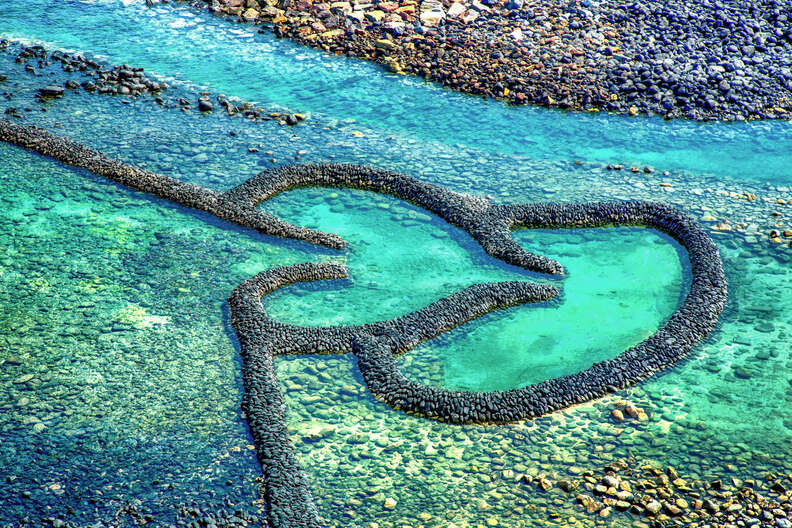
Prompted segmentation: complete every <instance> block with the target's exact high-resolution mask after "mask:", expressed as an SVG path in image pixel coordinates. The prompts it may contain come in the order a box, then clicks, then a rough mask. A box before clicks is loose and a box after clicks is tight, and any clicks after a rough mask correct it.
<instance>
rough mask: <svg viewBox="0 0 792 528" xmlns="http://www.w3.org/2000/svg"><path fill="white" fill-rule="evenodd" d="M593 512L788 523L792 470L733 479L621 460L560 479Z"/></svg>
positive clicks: (665, 521) (677, 521)
mask: <svg viewBox="0 0 792 528" xmlns="http://www.w3.org/2000/svg"><path fill="white" fill-rule="evenodd" d="M557 485H558V486H559V487H560V488H561V489H562V490H564V491H565V492H567V493H577V495H576V501H577V503H578V504H580V505H581V506H582V507H583V508H585V509H586V511H587V512H588V513H589V514H592V515H598V516H600V517H609V516H610V515H611V514H612V513H613V512H628V513H630V514H632V515H634V516H639V517H643V518H645V519H647V520H648V521H652V522H653V523H654V524H655V525H658V526H660V525H662V526H688V527H694V526H711V527H713V528H715V527H725V526H768V527H776V528H786V527H788V526H790V518H791V516H792V497H791V496H790V490H792V475H773V474H767V475H765V476H764V477H763V478H761V479H748V480H741V479H738V478H732V479H730V480H729V481H728V482H724V481H722V480H720V479H716V480H711V481H699V480H690V479H686V478H683V477H681V476H680V475H679V473H678V472H677V470H676V469H674V468H673V467H671V466H668V467H666V468H659V467H657V466H655V465H652V464H636V463H629V462H628V461H626V460H624V459H620V460H618V461H616V462H614V463H612V464H610V465H608V466H606V467H605V468H604V469H603V470H602V472H598V473H595V472H594V471H585V472H584V473H583V475H582V479H580V480H575V481H572V482H570V481H558V482H557Z"/></svg>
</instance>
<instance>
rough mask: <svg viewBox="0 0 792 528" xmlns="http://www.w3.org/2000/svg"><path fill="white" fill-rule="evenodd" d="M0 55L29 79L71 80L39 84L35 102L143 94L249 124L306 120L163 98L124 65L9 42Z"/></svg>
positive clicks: (222, 99)
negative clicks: (61, 76)
mask: <svg viewBox="0 0 792 528" xmlns="http://www.w3.org/2000/svg"><path fill="white" fill-rule="evenodd" d="M0 52H6V53H14V54H16V63H17V64H19V65H20V66H23V68H24V71H25V72H26V73H28V74H30V75H34V76H39V77H45V76H50V75H52V74H54V73H55V70H54V69H53V68H54V67H55V66H57V65H60V70H62V72H63V73H66V74H68V75H69V76H70V78H68V79H67V80H66V81H63V82H60V81H58V82H52V81H44V83H43V84H42V86H41V87H40V88H39V89H38V93H37V94H36V102H38V103H44V102H46V101H47V100H50V99H54V98H59V97H64V96H66V95H68V94H69V93H70V92H75V91H78V90H82V91H84V92H86V93H91V94H101V95H114V96H119V97H123V98H124V99H123V101H124V102H126V103H131V102H132V101H133V100H135V99H137V98H139V97H144V96H148V97H147V99H148V100H149V101H152V102H153V103H155V104H158V105H160V106H163V107H165V108H173V109H177V110H181V111H182V112H189V111H192V110H196V111H198V112H201V113H211V112H214V111H216V110H222V111H223V112H224V113H225V114H226V115H227V116H229V117H244V118H245V119H248V120H251V121H277V122H278V123H279V124H281V125H292V126H293V125H296V124H297V123H299V122H300V121H303V120H304V119H305V117H306V116H305V115H304V114H300V113H293V112H283V111H274V110H266V109H264V108H261V107H258V106H256V105H255V104H253V103H250V102H248V101H242V100H239V99H234V98H230V97H228V96H226V95H224V94H215V95H214V96H212V94H211V93H210V92H206V91H202V92H199V93H197V94H195V95H194V96H193V97H192V98H191V99H187V98H186V97H181V96H174V97H167V95H166V91H167V90H168V89H169V88H170V86H169V85H168V84H167V83H165V82H161V81H157V80H156V79H153V78H151V77H149V76H147V75H146V73H145V70H144V69H143V68H139V67H133V66H130V65H128V64H121V65H108V64H106V63H104V62H103V61H101V60H98V59H93V58H88V57H85V56H83V55H81V54H78V53H66V52H63V51H60V50H48V49H47V48H45V47H44V46H40V45H33V46H21V45H18V44H16V43H14V42H11V41H8V40H0ZM75 77H76V78H75ZM4 78H5V76H0V82H1V81H2V80H4ZM4 95H5V96H6V99H8V100H13V97H14V94H11V93H8V92H6V93H5V94H4ZM4 113H5V115H7V116H11V117H20V116H21V115H22V109H20V108H19V107H16V106H10V107H7V108H6V109H5V112H4Z"/></svg>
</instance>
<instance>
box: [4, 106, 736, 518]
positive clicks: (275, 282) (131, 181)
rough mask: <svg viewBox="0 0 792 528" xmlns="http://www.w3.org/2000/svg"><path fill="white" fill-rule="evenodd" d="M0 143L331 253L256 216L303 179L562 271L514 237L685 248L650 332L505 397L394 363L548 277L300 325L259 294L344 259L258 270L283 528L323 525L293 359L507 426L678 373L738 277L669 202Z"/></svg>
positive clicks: (252, 296) (321, 237)
mask: <svg viewBox="0 0 792 528" xmlns="http://www.w3.org/2000/svg"><path fill="white" fill-rule="evenodd" d="M0 140H3V141H6V142H8V143H12V144H15V145H18V146H21V147H24V148H27V149H30V150H33V151H35V152H38V153H41V154H44V155H46V156H50V157H52V158H54V159H56V160H59V161H61V162H63V163H67V164H69V165H73V166H75V167H80V168H84V169H87V170H90V171H92V172H94V173H96V174H98V175H101V176H104V177H106V178H108V179H110V180H112V181H115V182H118V183H121V184H123V185H125V186H127V187H130V188H132V189H135V190H138V191H143V192H146V193H149V194H153V195H155V196H158V197H161V198H165V199H168V200H171V201H174V202H177V203H179V204H182V205H185V206H187V207H192V208H195V209H200V210H202V211H206V212H208V213H210V214H212V215H215V216H217V217H218V218H221V219H223V220H227V221H230V222H234V223H237V224H239V225H242V226H246V227H249V228H252V229H255V230H257V231H259V232H261V233H265V234H268V235H275V236H279V237H287V238H294V239H298V240H303V241H306V242H311V243H315V244H322V245H325V246H328V247H332V248H341V247H344V245H345V242H344V240H343V239H341V238H340V237H338V236H337V235H334V234H330V233H322V232H320V231H315V230H311V229H307V228H304V227H299V226H294V225H292V224H289V223H288V222H285V221H283V220H281V219H279V218H277V217H274V216H272V215H269V214H267V213H265V212H262V211H259V210H258V209H257V206H258V205H259V204H260V203H262V202H263V201H265V200H268V199H269V198H271V197H273V196H275V195H277V194H278V193H281V192H284V191H287V190H290V189H294V188H298V187H306V186H330V187H349V188H357V189H365V190H370V191H375V192H380V193H386V194H391V195H394V196H396V197H398V198H401V199H404V200H407V201H409V202H411V203H413V204H416V205H418V206H421V207H423V208H425V209H427V210H429V211H431V212H433V213H435V214H437V215H438V216H440V217H441V218H443V219H445V220H446V221H448V222H449V223H452V224H454V225H456V226H458V227H459V228H461V229H462V230H464V231H465V232H467V233H469V234H470V235H471V236H472V237H473V238H474V239H475V240H477V241H478V242H479V243H480V244H481V245H482V247H483V248H484V250H485V251H486V252H487V253H488V254H490V255H491V256H493V257H496V258H498V259H500V260H503V261H504V262H507V263H509V264H513V265H516V266H519V267H522V268H525V269H527V270H531V271H536V272H542V273H548V274H553V275H563V272H564V270H563V267H562V266H561V264H560V263H558V262H556V261H554V260H552V259H550V258H547V257H544V256H542V255H536V254H533V253H529V252H527V251H525V250H524V249H523V248H522V247H520V246H519V245H518V244H517V243H516V242H514V240H513V239H512V238H511V230H512V229H515V228H528V229H530V228H586V227H602V226H615V225H637V226H646V227H650V228H654V229H657V230H660V231H663V232H666V233H668V234H669V235H670V236H672V237H673V238H675V239H676V240H677V241H679V243H680V244H681V245H682V246H683V247H685V249H686V250H687V253H688V257H689V259H690V263H691V274H692V282H691V286H690V290H689V292H688V294H687V297H686V298H685V300H684V301H683V302H682V304H681V306H680V307H679V308H678V309H677V310H676V311H675V312H674V313H673V314H672V315H671V317H670V318H669V319H668V320H667V321H666V322H665V323H664V324H663V326H662V327H661V328H660V329H659V330H658V331H657V332H656V333H655V334H654V335H652V336H650V337H649V338H647V339H645V340H644V341H642V342H641V343H639V344H637V345H636V346H634V347H632V348H630V349H628V350H626V351H624V352H622V353H621V354H620V355H618V356H617V357H615V358H614V359H611V360H607V361H603V362H600V363H596V364H594V365H592V366H591V367H589V368H587V369H585V370H582V371H580V372H578V373H576V374H572V375H569V376H564V377H561V378H556V379H551V380H546V381H543V382H541V383H537V384H534V385H530V386H527V387H522V388H519V389H513V390H508V391H495V392H488V393H477V392H465V391H451V390H445V389H442V388H438V387H431V386H426V385H423V384H420V383H416V382H414V381H412V380H409V379H407V378H406V377H405V376H404V375H403V374H402V373H401V372H400V371H399V368H398V366H397V363H396V361H395V358H396V357H397V356H398V355H399V354H402V353H404V352H407V351H408V350H410V349H412V348H413V347H415V346H416V345H417V344H419V343H421V342H423V341H426V340H428V339H431V338H433V337H435V336H437V335H439V334H441V333H443V332H446V331H448V330H450V329H452V328H454V327H456V326H459V325H461V324H463V323H465V322H467V321H470V320H472V319H475V318H476V317H479V316H481V315H483V314H485V313H487V312H489V311H492V310H496V309H502V308H506V307H508V306H512V305H516V304H523V303H528V302H544V301H549V300H551V299H553V298H555V297H556V296H557V294H558V291H557V289H556V288H555V287H554V286H552V285H548V284H536V283H528V282H522V281H514V282H500V283H486V284H476V285H473V286H471V287H469V288H467V289H465V290H463V291H461V292H458V293H456V294H453V295H450V296H448V297H446V298H444V299H440V300H439V301H437V302H435V303H433V304H430V305H429V306H427V307H425V308H423V309H421V310H418V311H416V312H413V313H411V314H408V315H405V316H403V317H399V318H396V319H391V320H388V321H381V322H377V323H371V324H366V325H358V326H331V327H302V326H295V325H289V324H285V323H282V322H278V321H276V320H273V319H271V318H270V317H269V316H268V315H267V313H266V311H265V310H264V307H263V306H262V304H261V298H262V297H263V296H264V295H266V294H268V293H270V292H272V291H274V290H276V289H278V288H280V287H282V286H285V285H287V284H291V283H295V282H304V281H314V280H327V279H338V278H343V277H346V275H347V270H346V268H345V267H344V266H340V265H335V264H330V263H320V264H315V263H306V264H300V265H296V266H287V267H282V268H276V269H272V270H268V271H264V272H262V273H259V274H258V275H256V276H254V277H252V278H250V279H248V280H246V281H245V282H243V283H242V284H241V285H239V286H238V287H237V288H235V289H234V291H233V292H232V294H231V296H230V297H229V305H230V308H231V322H232V324H233V326H234V329H235V330H236V332H237V334H238V336H239V340H240V344H241V353H242V357H243V359H244V373H243V374H244V375H243V378H244V385H245V398H244V402H243V407H244V409H245V412H246V414H247V417H248V421H249V425H250V430H251V434H252V436H253V438H254V442H255V445H256V452H257V455H258V459H259V461H260V463H261V465H262V470H263V472H264V475H265V491H264V493H265V499H266V502H267V505H268V520H269V523H270V524H271V525H272V526H276V527H282V528H292V527H318V526H319V525H320V521H319V514H318V512H317V510H316V507H315V505H314V502H313V499H312V497H311V492H310V486H309V483H308V481H307V478H306V476H305V474H304V472H303V471H302V470H301V469H300V467H299V464H298V463H297V460H296V457H295V455H294V450H293V446H292V443H291V440H290V438H289V436H288V433H287V428H286V422H285V417H284V413H285V406H284V401H283V394H282V392H281V388H280V385H279V383H278V381H277V379H276V377H275V371H274V367H273V363H274V358H275V357H276V356H278V355H282V354H337V353H352V354H354V355H355V356H356V357H357V360H358V365H359V368H360V372H361V374H362V376H363V379H364V380H365V383H366V384H367V385H368V387H369V390H370V391H371V392H372V394H373V395H374V396H375V397H376V398H377V399H379V400H381V401H383V402H384V403H386V404H388V405H390V406H391V407H393V408H394V409H398V410H402V411H405V412H408V413H412V414H416V415H420V416H423V417H426V418H430V419H435V420H440V421H443V422H448V423H506V422H512V421H516V420H522V419H528V418H533V417H537V416H541V415H543V414H547V413H550V412H553V411H556V410H559V409H562V408H565V407H568V406H571V405H574V404H577V403H581V402H585V401H588V400H592V399H595V398H598V397H600V396H602V395H604V394H606V393H609V392H613V391H616V390H619V389H622V388H625V387H627V386H629V385H632V384H634V383H636V382H639V381H641V380H644V379H646V378H647V377H649V376H651V375H652V374H654V373H656V372H659V371H662V370H664V369H667V368H668V367H670V366H671V365H673V364H674V363H675V362H676V361H678V360H679V359H681V358H683V357H685V356H686V355H687V354H688V353H689V352H690V350H691V349H692V347H693V346H694V345H695V344H696V343H698V342H699V341H700V340H702V339H703V338H704V337H706V336H707V335H708V334H709V333H710V332H711V331H712V330H713V328H714V327H715V325H716V324H717V321H718V317H719V315H720V313H721V312H722V310H723V308H724V305H725V302H726V298H727V284H726V278H725V276H724V273H723V267H722V263H721V259H720V254H719V252H718V248H717V246H716V245H715V243H714V242H713V241H712V240H711V239H710V237H709V236H708V235H707V233H706V232H705V231H704V230H703V229H702V228H701V227H700V226H699V225H698V224H697V223H696V221H695V220H694V219H693V218H691V217H690V216H688V215H686V214H684V213H682V212H681V211H679V210H677V209H675V208H673V207H671V206H668V205H665V204H661V203H653V202H614V203H588V204H551V203H544V204H519V205H498V204H493V203H492V202H490V201H488V200H486V199H483V198H480V197H473V196H467V195H463V194H459V193H455V192H453V191H450V190H447V189H444V188H442V187H440V186H437V185H432V184H428V183H424V182H421V181H419V180H416V179H414V178H411V177H409V176H404V175H401V174H398V173H394V172H390V171H385V170H380V169H375V168H370V167H363V166H357V165H340V164H325V165H289V166H284V167H280V168H277V169H273V170H268V171H264V172H262V173H260V174H258V175H257V176H255V177H253V178H251V179H249V180H247V181H246V182H244V183H242V184H241V185H239V186H237V187H234V188H232V189H230V190H228V191H226V192H222V193H217V192H214V191H211V190H208V189H204V188H202V187H199V186H197V185H192V184H189V183H185V182H182V181H179V180H176V179H174V178H169V177H167V176H163V175H160V174H156V173H153V172H150V171H146V170H143V169H139V168H137V167H133V166H131V165H129V164H126V163H123V162H120V161H117V160H113V159H110V158H108V157H106V156H104V155H103V154H101V153H100V152H97V151H95V150H92V149H90V148H88V147H85V146H82V145H80V144H78V143H75V142H73V141H71V140H69V139H66V138H62V137H58V136H55V135H52V134H50V133H49V132H47V131H45V130H42V129H39V128H36V127H26V126H21V125H16V124H13V123H11V122H9V121H7V120H4V119H0Z"/></svg>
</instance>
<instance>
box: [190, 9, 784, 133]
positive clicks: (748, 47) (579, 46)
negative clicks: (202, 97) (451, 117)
mask: <svg viewBox="0 0 792 528" xmlns="http://www.w3.org/2000/svg"><path fill="white" fill-rule="evenodd" d="M192 3H193V4H194V5H197V6H200V7H203V8H205V7H207V5H208V9H209V10H210V11H212V12H213V13H215V14H216V15H221V16H230V17H232V18H234V19H235V20H238V21H240V22H250V23H255V24H264V25H266V26H268V27H271V28H272V30H273V31H274V32H275V34H276V35H278V36H283V37H289V38H291V39H293V40H296V41H298V42H301V43H303V44H306V45H309V46H312V47H316V48H320V49H323V50H325V51H328V52H332V53H336V54H345V55H349V56H354V57H358V58H361V59H366V60H371V61H374V62H376V63H378V64H381V65H382V66H383V67H385V68H386V69H388V70H389V71H392V72H395V73H407V74H411V75H416V76H419V77H423V78H426V79H430V80H432V81H436V82H439V83H441V84H442V85H444V86H447V87H449V88H452V89H454V90H459V91H462V92H466V93H470V94H476V95H484V96H488V97H495V98H499V99H504V100H507V101H510V102H513V103H516V104H535V105H540V106H545V107H551V108H562V109H574V110H584V111H607V112H613V113H618V114H627V115H632V116H635V115H660V116H664V117H666V118H685V119H699V120H712V119H720V120H751V119H790V118H792V113H791V112H792V23H791V22H790V21H792V8H791V7H790V6H789V5H788V4H787V5H785V4H784V3H782V2H776V1H774V0H741V1H739V2H732V3H729V4H728V5H725V4H722V3H719V2H709V1H705V0H696V1H695V2H692V3H691V2H685V1H682V0H670V1H659V0H650V1H647V2H640V3H638V2H616V3H605V2H599V1H594V0H575V1H572V2H536V1H531V0H527V1H526V0H456V1H454V0H394V1H391V0H338V1H322V0H193V2H192ZM262 31H263V30H262Z"/></svg>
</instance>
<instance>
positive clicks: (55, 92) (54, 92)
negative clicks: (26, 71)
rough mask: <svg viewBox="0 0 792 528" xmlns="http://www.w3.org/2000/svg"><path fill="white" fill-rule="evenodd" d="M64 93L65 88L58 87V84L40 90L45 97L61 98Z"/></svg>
mask: <svg viewBox="0 0 792 528" xmlns="http://www.w3.org/2000/svg"><path fill="white" fill-rule="evenodd" d="M64 92H65V90H64V89H63V86H58V85H57V84H50V85H49V86H44V87H42V88H39V93H40V94H41V95H42V96H43V97H60V96H62V95H63V94H64Z"/></svg>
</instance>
